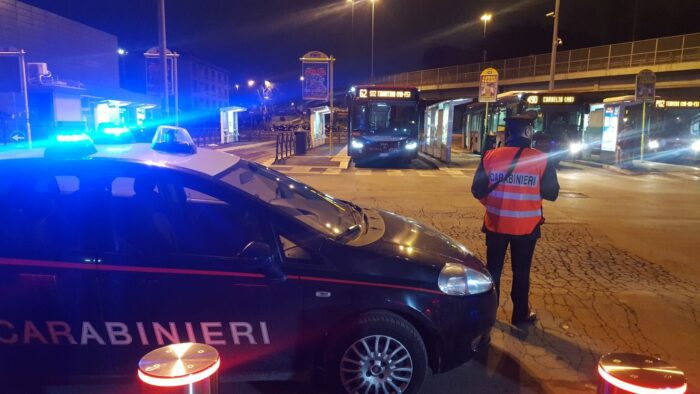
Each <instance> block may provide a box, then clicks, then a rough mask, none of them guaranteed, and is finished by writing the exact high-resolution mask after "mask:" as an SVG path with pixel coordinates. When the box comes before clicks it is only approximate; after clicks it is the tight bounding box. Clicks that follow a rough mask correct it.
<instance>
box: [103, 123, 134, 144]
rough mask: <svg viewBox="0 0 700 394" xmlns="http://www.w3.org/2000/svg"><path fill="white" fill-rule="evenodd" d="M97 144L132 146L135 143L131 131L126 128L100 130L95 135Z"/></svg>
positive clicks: (117, 127) (114, 127)
mask: <svg viewBox="0 0 700 394" xmlns="http://www.w3.org/2000/svg"><path fill="white" fill-rule="evenodd" d="M94 141H95V143H96V144H130V143H132V142H134V135H133V134H132V133H131V130H129V129H128V128H126V127H124V126H113V127H104V128H98V130H97V133H96V134H95V135H94Z"/></svg>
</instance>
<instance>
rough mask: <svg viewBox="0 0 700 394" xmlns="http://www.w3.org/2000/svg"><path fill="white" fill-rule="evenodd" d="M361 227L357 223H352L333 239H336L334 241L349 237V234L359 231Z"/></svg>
mask: <svg viewBox="0 0 700 394" xmlns="http://www.w3.org/2000/svg"><path fill="white" fill-rule="evenodd" d="M361 229H362V226H360V225H359V224H353V225H352V226H350V227H348V228H346V229H345V231H343V232H342V233H340V234H338V235H337V236H336V237H335V240H336V241H340V240H341V239H343V238H346V237H349V236H351V235H353V234H355V233H357V232H358V231H360V230H361Z"/></svg>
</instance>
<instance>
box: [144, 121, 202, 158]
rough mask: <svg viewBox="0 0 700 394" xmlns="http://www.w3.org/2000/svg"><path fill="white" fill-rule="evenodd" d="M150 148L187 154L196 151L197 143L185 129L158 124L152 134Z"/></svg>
mask: <svg viewBox="0 0 700 394" xmlns="http://www.w3.org/2000/svg"><path fill="white" fill-rule="evenodd" d="M151 149H153V150H157V151H160V152H167V153H181V154H187V155H193V154H195V153H197V145H195V143H194V141H193V140H192V137H191V136H190V133H189V132H188V131H187V129H184V128H182V127H176V126H158V129H157V130H156V134H155V135H154V136H153V142H152V143H151Z"/></svg>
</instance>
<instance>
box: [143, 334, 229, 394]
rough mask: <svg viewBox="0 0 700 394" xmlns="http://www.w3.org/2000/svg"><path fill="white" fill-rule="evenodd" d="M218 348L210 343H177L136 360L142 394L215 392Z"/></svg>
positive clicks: (219, 361)
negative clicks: (137, 361)
mask: <svg viewBox="0 0 700 394" xmlns="http://www.w3.org/2000/svg"><path fill="white" fill-rule="evenodd" d="M220 364H221V360H220V359H219V352H217V351H216V349H214V348H213V347H211V346H209V345H202V344H199V343H176V344H172V345H168V346H164V347H161V348H158V349H156V350H153V351H152V352H150V353H148V354H146V355H145V356H143V358H141V361H139V370H138V376H139V379H140V380H141V393H143V394H180V393H182V394H185V393H187V394H217V393H218V370H219V366H220Z"/></svg>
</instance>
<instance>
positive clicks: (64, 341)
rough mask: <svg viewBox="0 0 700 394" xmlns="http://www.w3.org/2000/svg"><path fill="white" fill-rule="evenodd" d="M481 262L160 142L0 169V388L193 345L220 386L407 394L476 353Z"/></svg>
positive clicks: (444, 240) (163, 134) (245, 168)
mask: <svg viewBox="0 0 700 394" xmlns="http://www.w3.org/2000/svg"><path fill="white" fill-rule="evenodd" d="M496 307H497V297H496V294H495V291H494V288H493V284H492V280H491V277H490V275H489V273H488V272H487V271H486V269H485V268H484V266H483V264H482V263H481V262H480V261H479V260H478V259H477V258H475V257H474V256H473V255H472V253H470V252H469V251H468V250H467V249H466V248H465V247H464V246H462V245H461V244H459V243H458V242H456V241H455V240H453V239H450V238H449V237H447V236H445V235H443V234H441V233H439V232H437V231H435V230H433V229H431V228H429V227H426V226H424V225H421V224H419V223H417V222H415V221H413V220H411V219H408V218H405V217H402V216H399V215H396V214H393V213H390V212H387V211H382V210H376V209H369V208H361V207H359V206H357V205H355V204H353V203H352V202H349V201H342V200H339V199H336V198H333V197H331V196H329V195H327V194H325V193H323V192H320V191H318V190H315V189H313V188H311V187H309V186H307V185H304V184H303V183H300V182H298V181H296V180H294V179H291V178H289V177H287V176H284V175H282V174H280V173H278V172H276V171H273V170H271V169H269V168H266V167H264V166H261V165H259V164H256V163H252V162H248V161H245V160H242V159H240V158H238V157H236V156H233V155H229V154H225V153H221V152H217V151H213V150H207V149H197V147H196V146H195V145H194V143H193V142H192V139H191V138H190V136H189V134H187V131H186V130H184V129H181V128H175V127H160V128H159V129H158V131H157V133H156V135H155V137H154V139H153V142H152V144H138V143H134V144H112V145H99V146H96V145H94V144H93V141H92V140H91V139H90V138H89V137H88V136H87V135H85V134H69V135H58V136H57V141H55V143H53V144H50V145H48V146H46V147H42V148H36V147H35V148H33V149H15V150H13V151H12V152H6V153H4V154H0V390H1V391H2V392H11V393H13V392H18V393H24V392H30V391H31V389H32V388H36V387H37V386H42V385H52V384H60V385H62V384H72V383H74V382H79V383H85V382H94V381H101V380H102V379H111V378H115V377H116V378H119V377H124V378H125V379H131V380H133V379H135V377H136V374H135V372H136V366H137V363H138V361H139V359H140V357H142V356H143V355H145V354H146V353H147V352H149V351H150V350H153V349H154V348H157V347H160V346H162V345H164V344H169V343H178V342H199V343H205V344H209V345H212V346H214V347H215V348H217V349H218V350H219V352H220V355H221V360H222V362H221V369H220V375H221V378H222V379H224V380H226V379H257V378H259V377H261V376H263V377H265V378H267V379H296V378H306V377H311V376H324V377H325V382H326V384H327V385H329V386H330V388H331V391H332V392H348V393H356V392H365V393H366V392H371V393H415V392H417V391H418V390H419V389H420V387H421V384H422V383H423V381H424V378H425V376H426V374H427V371H428V370H429V369H431V370H433V371H434V372H442V371H446V370H449V369H451V368H454V367H456V366H459V365H461V364H462V363H464V362H465V361H466V360H468V359H469V358H470V357H472V356H473V355H474V354H475V353H476V352H478V351H480V349H482V348H484V347H485V346H487V344H488V342H489V332H490V330H491V327H492V326H493V324H494V322H495V315H496Z"/></svg>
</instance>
